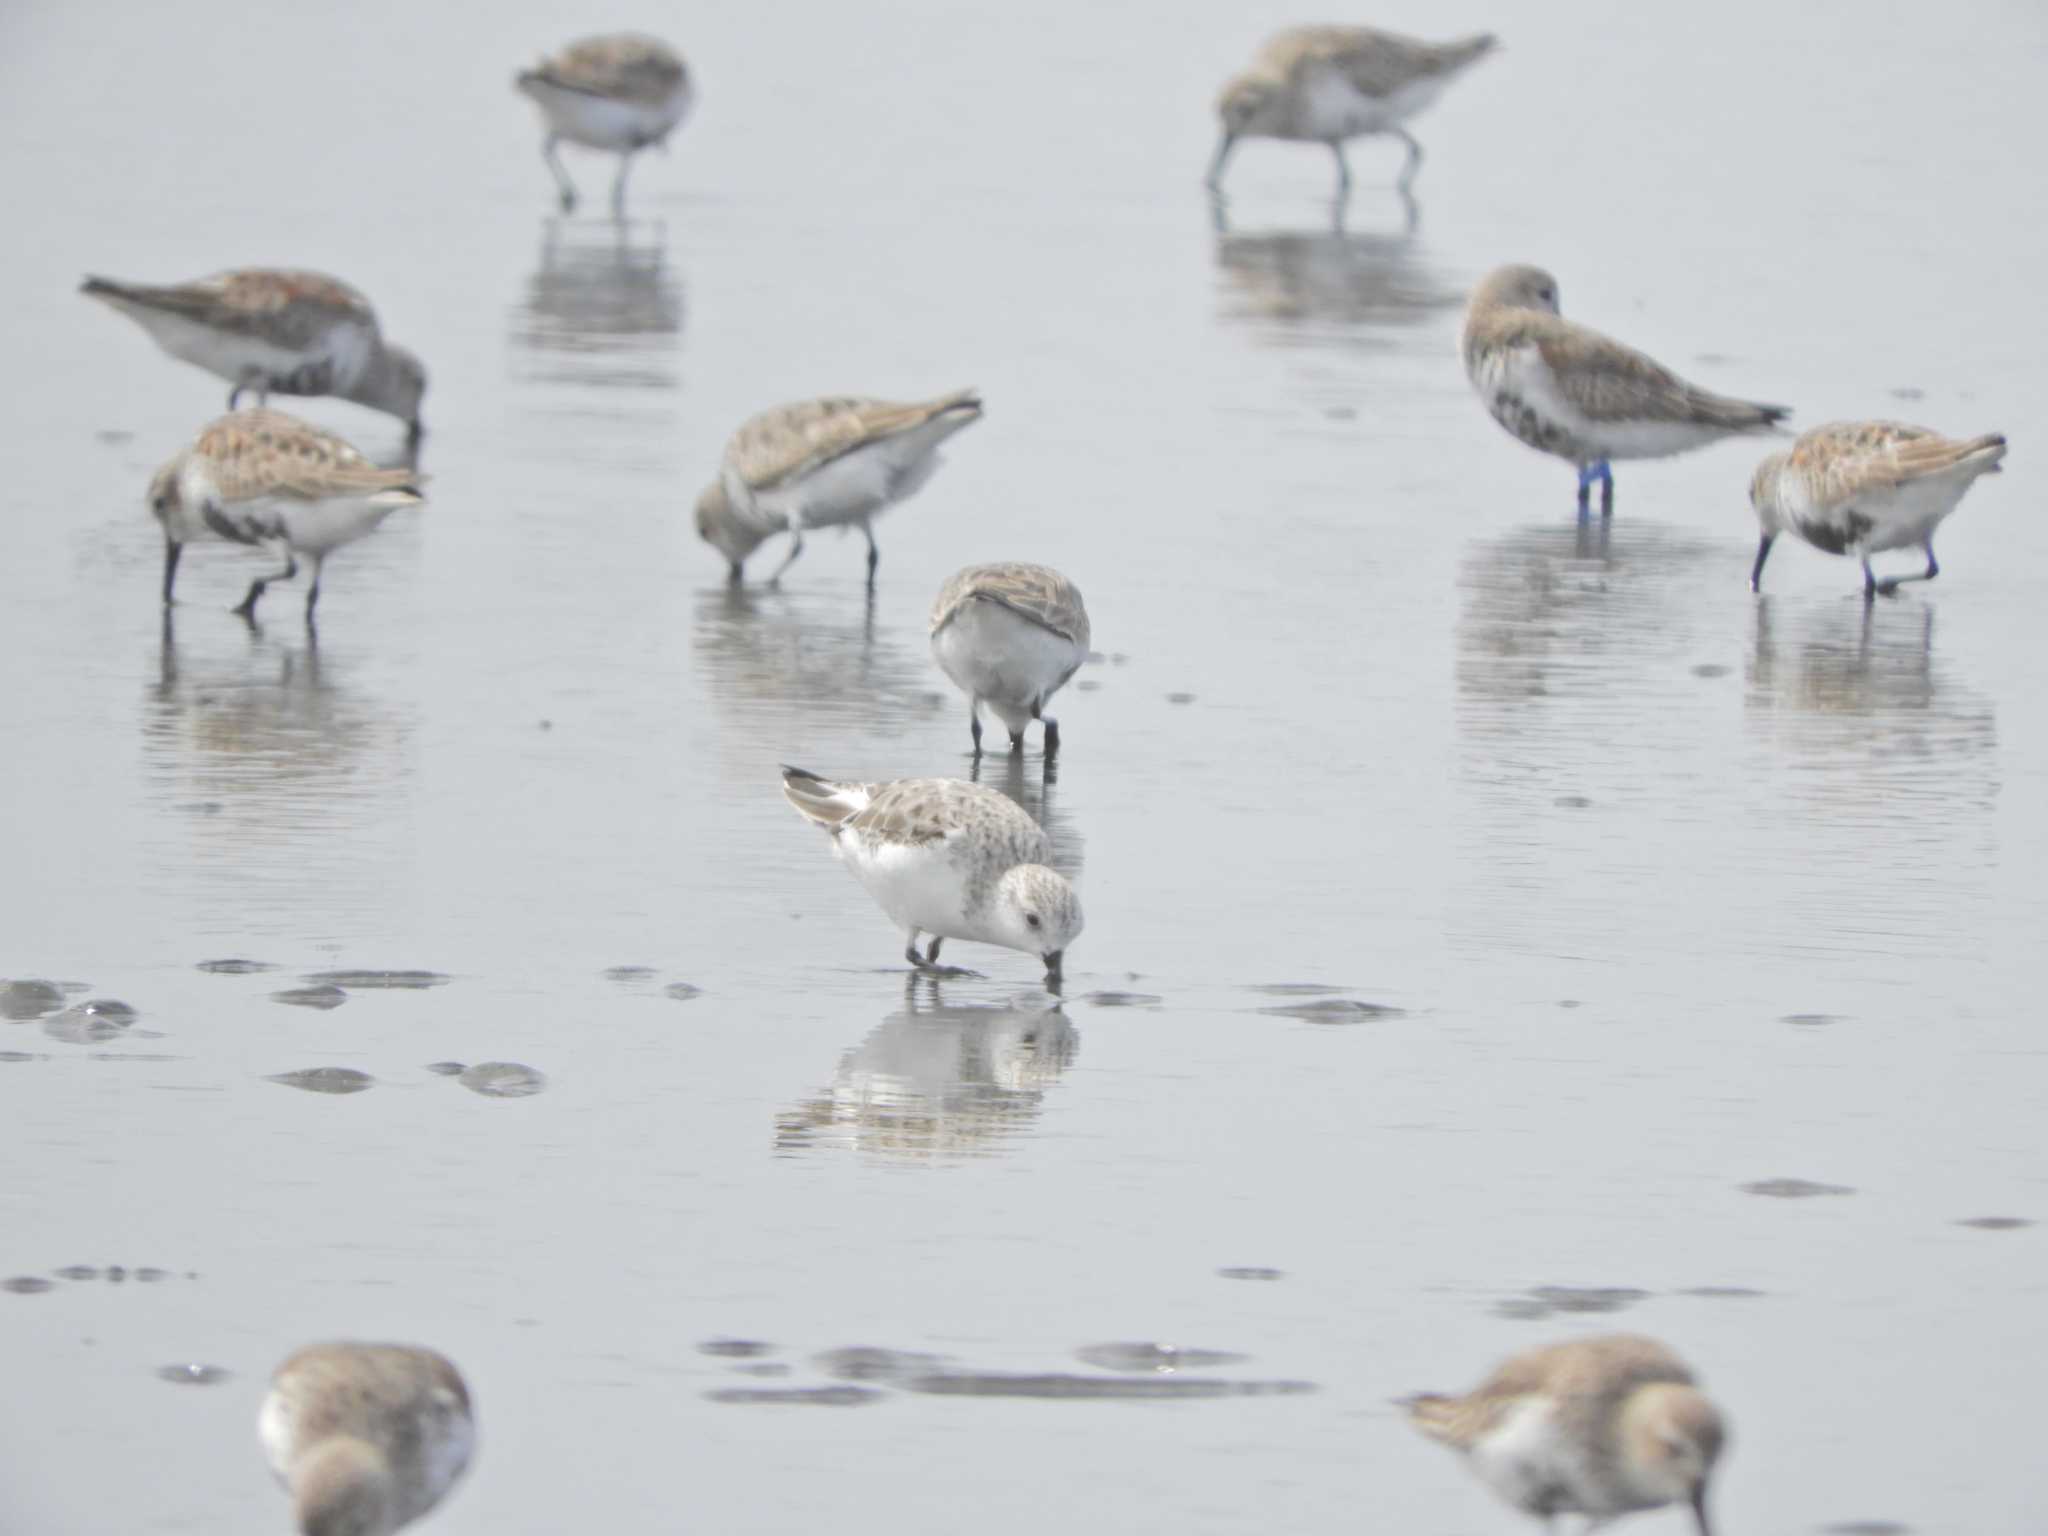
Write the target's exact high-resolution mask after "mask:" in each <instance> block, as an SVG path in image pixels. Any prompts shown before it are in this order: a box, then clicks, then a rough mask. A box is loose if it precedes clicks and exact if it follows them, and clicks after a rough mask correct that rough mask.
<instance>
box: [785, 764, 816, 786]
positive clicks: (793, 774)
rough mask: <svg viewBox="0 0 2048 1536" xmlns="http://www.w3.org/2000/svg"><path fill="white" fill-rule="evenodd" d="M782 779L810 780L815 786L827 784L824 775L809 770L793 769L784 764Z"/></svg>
mask: <svg viewBox="0 0 2048 1536" xmlns="http://www.w3.org/2000/svg"><path fill="white" fill-rule="evenodd" d="M782 777H783V778H784V779H785V780H788V779H809V780H810V781H811V782H812V783H813V784H822V783H824V782H825V780H824V778H823V776H822V775H820V774H815V773H813V772H811V770H810V769H808V768H793V767H791V766H790V765H789V764H788V763H784V764H783V765H782Z"/></svg>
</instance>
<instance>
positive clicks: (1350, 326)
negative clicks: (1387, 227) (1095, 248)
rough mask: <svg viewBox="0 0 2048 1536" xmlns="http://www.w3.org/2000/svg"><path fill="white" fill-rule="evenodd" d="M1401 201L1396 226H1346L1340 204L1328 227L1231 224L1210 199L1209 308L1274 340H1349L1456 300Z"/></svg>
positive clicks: (1419, 318)
mask: <svg viewBox="0 0 2048 1536" xmlns="http://www.w3.org/2000/svg"><path fill="white" fill-rule="evenodd" d="M1405 206H1406V210H1407V215H1408V217H1407V223H1406V225H1405V226H1404V227H1403V228H1401V229H1400V230H1398V231H1395V232H1381V231H1368V230H1362V229H1361V230H1349V229H1347V228H1346V227H1345V209H1344V205H1343V204H1341V203H1340V204H1338V205H1337V206H1336V207H1335V208H1334V209H1333V211H1332V217H1331V221H1330V227H1329V228H1328V229H1314V230H1302V229H1293V230H1275V229H1265V230H1233V229H1232V228H1231V226H1230V218H1229V215H1228V213H1227V211H1226V210H1225V208H1224V205H1223V204H1222V203H1221V202H1220V201H1218V202H1215V203H1213V204H1212V205H1211V211H1212V215H1213V218H1212V222H1213V224H1214V227H1215V231H1216V268H1217V271H1218V273H1219V274H1220V276H1221V283H1220V285H1219V290H1220V291H1219V304H1218V313H1219V314H1220V315H1221V316H1222V318H1223V319H1224V320H1226V321H1228V322H1231V323H1233V324H1240V325H1245V326H1248V327H1251V328H1252V329H1253V330H1254V331H1255V333H1256V334H1257V335H1258V336H1259V338H1260V339H1262V340H1265V341H1268V342H1271V343H1273V344H1276V345H1282V346H1298V345H1304V344H1306V345H1314V344H1317V343H1337V344H1343V345H1354V346H1355V345H1357V344H1358V342H1359V340H1360V335H1361V333H1364V332H1373V331H1396V330H1412V329H1415V328H1417V327H1420V326H1424V325H1426V324H1428V323H1429V321H1430V320H1431V319H1432V318H1434V317H1435V316H1437V315H1439V314H1442V313H1444V312H1446V311H1450V310H1455V309H1457V308H1458V307H1459V305H1461V304H1462V303H1463V302H1464V294H1463V292H1462V291H1461V290H1460V288H1459V287H1457V286H1456V285H1454V284H1451V283H1448V282H1446V281H1445V280H1444V279H1443V278H1441V277H1440V276H1439V275H1438V273H1437V272H1436V270H1435V268H1434V266H1433V265H1432V264H1431V262H1430V261H1429V259H1428V257H1427V254H1426V251H1425V249H1424V247H1423V246H1421V244H1420V243H1419V242H1418V241H1417V239H1416V235H1415V231H1416V225H1417V220H1418V217H1419V210H1418V209H1417V208H1416V206H1415V204H1414V202H1413V200H1412V199H1410V200H1406V203H1405ZM1380 341H1381V343H1382V344H1391V342H1390V341H1388V340H1387V339H1386V338H1380Z"/></svg>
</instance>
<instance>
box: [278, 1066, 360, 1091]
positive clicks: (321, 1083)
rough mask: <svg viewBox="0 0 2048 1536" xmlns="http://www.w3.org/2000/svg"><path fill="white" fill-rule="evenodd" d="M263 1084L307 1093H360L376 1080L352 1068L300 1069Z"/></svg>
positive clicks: (279, 1075)
mask: <svg viewBox="0 0 2048 1536" xmlns="http://www.w3.org/2000/svg"><path fill="white" fill-rule="evenodd" d="M264 1081H265V1082H270V1083H283V1084H284V1085H285V1087H287V1088H303V1089H305V1090H306V1092H308V1093H361V1092H362V1091H363V1090H364V1089H365V1088H368V1087H370V1086H372V1085H373V1084H374V1083H375V1082H376V1081H377V1079H375V1078H374V1077H372V1076H370V1074H369V1073H367V1072H358V1071H357V1070H356V1069H355V1068H354V1067H302V1068H300V1069H299V1070H298V1071H296V1072H279V1073H276V1074H275V1075H274V1076H271V1077H267V1078H265V1079H264Z"/></svg>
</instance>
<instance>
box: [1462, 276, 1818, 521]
mask: <svg viewBox="0 0 2048 1536" xmlns="http://www.w3.org/2000/svg"><path fill="white" fill-rule="evenodd" d="M1463 346H1464V354H1465V372H1466V374H1467V376H1469V377H1470V378H1471V380H1472V387H1473V388H1474V389H1475V390H1477V391H1478V392H1479V398H1480V399H1481V400H1482V401H1484V402H1485V404H1486V409H1487V410H1488V411H1490V412H1491V413H1492V415H1493V419H1494V420H1495V421H1497V422H1499V423H1500V424H1501V425H1502V426H1503V427H1506V428H1507V429H1508V431H1510V432H1512V433H1513V434H1514V435H1515V436H1516V437H1518V438H1520V439H1521V440H1522V441H1523V442H1525V443H1527V444H1528V445H1529V446H1530V447H1531V448H1535V449H1537V450H1539V451H1540V452H1543V453H1551V454H1555V455H1557V457H1559V458H1561V459H1567V460H1569V461H1570V462H1571V463H1573V464H1575V465H1577V466H1578V471H1579V512H1580V514H1581V515H1584V513H1585V512H1586V497H1587V492H1588V490H1589V489H1590V488H1591V486H1592V484H1593V482H1594V481H1595V480H1598V481H1599V482H1600V486H1601V490H1600V512H1601V515H1602V516H1606V515H1607V514H1609V513H1611V512H1612V511H1613V510H1614V471H1613V470H1612V469H1611V468H1609V467H1608V461H1609V460H1610V459H1661V458H1665V457H1667V456H1669V455H1671V454H1674V453H1684V452H1686V451H1687V450H1688V449H1692V448H1699V447H1703V446H1705V445H1706V444H1708V443H1711V442H1715V441H1717V440H1719V439H1721V438H1724V437H1729V436H1732V435H1734V434H1736V433H1741V432H1769V431H1771V430H1773V429H1774V428H1775V426H1776V425H1777V423H1778V422H1779V421H1781V420H1783V419H1784V418H1785V417H1786V416H1789V415H1790V414H1791V408H1790V407H1788V406H1783V405H1758V404H1755V403H1754V402H1752V401H1748V400H1732V399H1730V398H1728V397H1727V396H1726V395H1717V394H1714V393H1712V392H1711V391H1709V390H1704V389H1701V388H1700V387H1699V386H1698V385H1696V384H1688V383H1686V381H1685V380H1683V379H1681V378H1679V377H1678V376H1677V375H1676V374H1674V373H1672V372H1671V370H1670V369H1668V368H1665V367H1664V366H1663V365H1661V364H1660V363H1657V362H1655V361H1654V360H1652V359H1650V358H1648V357H1645V356H1644V355H1643V354H1642V353H1640V352H1638V351H1636V350H1635V349H1634V348H1633V347H1625V346H1623V345H1622V344H1621V343H1620V342H1618V341H1612V340H1610V339H1609V338H1607V337H1605V336H1602V335H1601V334H1600V333H1599V332H1598V331H1593V330H1588V329H1587V328H1586V327H1585V326H1583V325H1574V324H1573V323H1572V322H1571V321H1569V320H1566V319H1565V318H1564V317H1563V316H1562V315H1561V314H1559V312H1558V299H1557V279H1555V278H1553V277H1552V276H1551V275H1550V274H1549V273H1548V272H1544V271H1541V270H1540V269H1538V268H1536V267H1523V266H1510V267H1500V268H1497V269H1495V270H1494V271H1493V272H1491V273H1489V274H1488V275H1487V278H1486V280H1485V281H1484V282H1482V283H1481V284H1480V285H1479V286H1478V287H1477V288H1476V289H1474V290H1473V293H1472V302H1471V304H1470V306H1469V307H1468V308H1467V310H1466V312H1465V336H1464V343H1463Z"/></svg>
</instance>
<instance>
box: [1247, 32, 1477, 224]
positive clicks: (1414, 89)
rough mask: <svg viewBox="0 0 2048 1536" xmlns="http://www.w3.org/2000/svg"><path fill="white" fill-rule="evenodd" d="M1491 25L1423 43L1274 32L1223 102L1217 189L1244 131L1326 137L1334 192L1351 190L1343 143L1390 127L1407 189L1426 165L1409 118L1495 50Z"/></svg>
mask: <svg viewBox="0 0 2048 1536" xmlns="http://www.w3.org/2000/svg"><path fill="white" fill-rule="evenodd" d="M1493 46H1494V39H1493V37H1492V35H1491V34H1490V33H1484V32H1482V33H1479V34H1477V35H1475V36H1472V37H1464V38H1459V39H1458V40H1457V41H1455V42H1449V43H1425V42H1420V41H1418V40H1417V39H1415V38H1412V37H1402V36H1400V35H1399V34H1398V33H1394V32H1378V31H1374V30H1373V29H1372V28H1371V27H1292V28H1289V29H1288V30H1287V31H1285V32H1280V33H1276V34H1275V35H1274V36H1273V37H1272V38H1271V39H1269V40H1268V41H1267V43H1266V45H1265V47H1263V48H1261V49H1260V50H1259V52H1258V56H1257V57H1256V58H1254V59H1253V60H1252V67H1251V68H1250V69H1248V70H1246V71H1245V72H1244V73H1243V74H1241V75H1238V76H1237V77H1235V78H1234V79H1232V80H1231V82H1230V83H1229V84H1228V85H1226V86H1224V88H1223V94H1222V96H1221V97H1220V98H1218V100H1217V103H1216V114H1217V116H1219V117H1220V118H1222V119H1223V138H1222V140H1221V142H1219V143H1218V144H1217V146H1216V158H1215V159H1214V160H1213V161H1212V162H1211V163H1210V166H1209V186H1210V188H1211V189H1212V190H1215V189H1219V188H1221V186H1222V184H1223V165H1224V162H1225V161H1226V160H1228V159H1229V158H1230V152H1231V150H1232V149H1234V148H1235V147H1236V145H1237V141H1238V140H1239V139H1295V140H1300V141H1303V142H1307V143H1316V144H1327V145H1329V146H1330V153H1331V154H1333V155H1335V156H1336V157H1337V194H1338V196H1339V197H1342V196H1343V195H1344V194H1346V193H1347V192H1349V191H1350V190H1351V167H1350V166H1349V165H1348V164H1346V163H1345V160H1344V141H1345V140H1346V139H1356V138H1362V137H1363V136H1365V135H1367V134H1373V133H1388V134H1392V135H1393V136H1394V137H1395V138H1397V139H1399V140H1400V141H1401V142H1402V143H1403V144H1406V145H1407V146H1408V159H1407V161H1406V163H1405V164H1403V166H1402V167H1401V180H1400V188H1401V190H1402V191H1403V192H1406V191H1407V190H1408V189H1409V188H1410V187H1411V186H1412V185H1413V184H1414V182H1415V173H1416V171H1417V170H1419V169H1420V168H1421V166H1422V146H1421V145H1420V144H1418V143H1416V142H1415V138H1414V135H1412V134H1411V133H1409V132H1408V130H1407V129H1406V128H1404V127H1403V126H1402V124H1404V123H1406V122H1407V121H1408V119H1409V118H1411V117H1414V116H1415V115H1416V114H1417V113H1419V112H1421V111H1422V110H1423V109H1424V108H1425V107H1427V106H1429V105H1430V103H1432V102H1434V101H1435V100H1436V98H1437V96H1438V94H1439V93H1441V92H1442V90H1443V88H1444V87H1445V86H1446V85H1449V84H1450V83H1451V81H1452V80H1454V79H1455V78H1456V77H1457V76H1458V75H1459V74H1460V73H1462V72H1463V71H1464V70H1465V69H1466V68H1467V67H1468V66H1469V65H1471V64H1473V63H1474V62H1476V61H1477V60H1479V59H1481V58H1483V57H1485V55H1486V54H1487V53H1489V52H1491V51H1492V49H1493Z"/></svg>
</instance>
